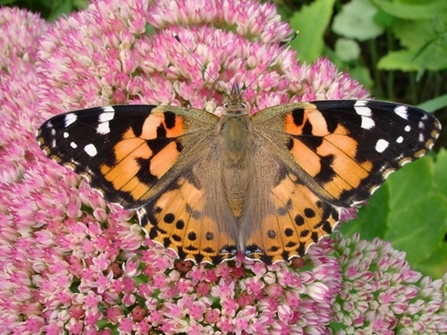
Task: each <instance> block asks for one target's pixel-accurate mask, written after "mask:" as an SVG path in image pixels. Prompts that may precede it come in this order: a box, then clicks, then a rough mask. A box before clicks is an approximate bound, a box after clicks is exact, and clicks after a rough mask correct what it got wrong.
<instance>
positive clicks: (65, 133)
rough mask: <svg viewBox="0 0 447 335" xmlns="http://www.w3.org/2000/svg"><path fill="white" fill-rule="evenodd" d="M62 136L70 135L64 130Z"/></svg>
mask: <svg viewBox="0 0 447 335" xmlns="http://www.w3.org/2000/svg"><path fill="white" fill-rule="evenodd" d="M62 136H63V137H64V138H68V136H70V135H69V134H68V133H67V132H66V131H64V133H63V134H62Z"/></svg>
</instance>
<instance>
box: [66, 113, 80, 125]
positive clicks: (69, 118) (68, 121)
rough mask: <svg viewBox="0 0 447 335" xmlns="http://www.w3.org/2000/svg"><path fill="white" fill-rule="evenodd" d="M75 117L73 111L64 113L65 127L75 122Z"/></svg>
mask: <svg viewBox="0 0 447 335" xmlns="http://www.w3.org/2000/svg"><path fill="white" fill-rule="evenodd" d="M77 119H78V117H77V115H76V114H75V113H68V114H67V115H65V119H64V125H65V128H67V127H68V126H70V125H71V124H73V123H74V122H76V120H77Z"/></svg>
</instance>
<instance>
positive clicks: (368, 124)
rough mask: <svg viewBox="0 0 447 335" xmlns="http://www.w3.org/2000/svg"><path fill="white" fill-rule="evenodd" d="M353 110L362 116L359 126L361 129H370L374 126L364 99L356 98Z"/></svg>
mask: <svg viewBox="0 0 447 335" xmlns="http://www.w3.org/2000/svg"><path fill="white" fill-rule="evenodd" d="M354 109H355V112H356V113H357V114H358V115H360V116H361V118H362V124H361V127H362V128H363V129H371V128H374V126H375V123H374V121H373V119H372V118H371V116H372V112H371V109H370V108H369V107H366V101H365V100H357V101H356V102H355V104H354Z"/></svg>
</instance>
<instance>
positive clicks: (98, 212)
mask: <svg viewBox="0 0 447 335" xmlns="http://www.w3.org/2000/svg"><path fill="white" fill-rule="evenodd" d="M0 18H1V20H0V29H1V30H2V34H1V35H3V36H12V37H14V36H21V35H20V34H22V32H20V33H18V32H17V29H18V28H17V27H26V29H28V33H27V34H25V36H26V38H27V39H28V40H23V39H21V38H10V39H8V43H9V44H8V48H7V50H8V51H7V52H6V51H5V53H3V54H1V59H0V62H2V63H1V64H5V65H4V66H3V67H4V68H7V71H6V72H3V73H2V74H1V77H0V83H2V85H3V86H2V88H5V90H0V92H2V93H0V94H2V95H1V96H0V98H1V99H2V103H1V104H0V122H1V125H2V134H0V141H2V142H1V145H0V154H1V155H2V158H4V162H7V163H5V164H2V165H1V166H0V192H2V200H1V201H0V249H1V250H0V251H1V252H0V329H3V330H5V333H33V334H38V333H45V334H60V333H72V334H97V333H100V334H112V333H114V332H118V333H120V334H148V333H151V334H182V333H188V334H304V333H305V334H326V333H331V328H330V327H329V325H330V324H331V322H339V323H342V324H343V325H346V328H345V329H346V332H347V333H348V332H349V331H351V330H353V329H355V328H352V327H351V325H352V324H358V322H359V321H358V320H357V319H356V321H355V322H354V321H352V320H350V319H349V318H348V317H346V314H349V315H351V318H352V315H355V314H354V313H351V314H350V312H345V309H344V308H350V310H354V307H349V306H347V307H346V306H345V305H346V304H350V303H351V304H354V301H358V298H357V297H355V299H357V300H354V298H353V297H352V295H351V296H350V295H349V294H345V291H346V289H345V286H343V285H344V284H345V283H344V282H343V281H342V274H341V268H340V265H339V264H340V263H339V262H338V261H337V258H336V257H334V255H333V252H332V246H331V243H330V241H329V240H327V239H324V240H322V241H321V242H320V243H319V244H318V245H315V246H313V247H312V248H311V249H310V251H309V253H308V255H306V257H305V258H303V259H296V260H294V262H293V263H292V266H288V265H286V264H275V265H272V266H265V265H264V264H263V263H259V262H253V261H246V260H243V259H239V258H238V259H236V260H235V261H231V262H228V263H223V264H220V265H218V266H209V265H193V264H191V263H190V262H179V261H177V260H176V257H175V255H174V254H173V252H171V251H169V250H166V249H165V248H163V247H160V246H158V245H156V244H154V243H152V242H151V241H150V240H148V239H145V237H144V233H143V232H142V229H141V228H140V226H139V224H138V222H137V220H136V218H135V217H134V215H133V212H131V211H127V210H124V209H122V208H120V207H119V206H117V205H114V204H108V203H106V202H105V201H104V200H103V199H102V198H101V197H100V195H99V194H97V193H96V192H93V190H92V189H91V188H90V186H89V185H88V184H87V183H86V182H85V181H83V180H81V178H80V177H79V176H77V175H75V174H74V173H72V172H71V171H69V170H67V169H65V168H63V167H61V166H58V165H57V164H55V163H52V162H50V161H49V160H48V159H47V158H46V156H45V155H44V154H43V153H42V152H41V151H40V149H39V148H38V147H37V144H36V143H35V140H34V135H33V132H34V130H35V129H36V128H37V127H38V126H39V125H40V124H41V122H43V121H44V120H46V119H47V118H49V117H51V116H53V115H56V114H59V113H61V112H64V111H68V110H72V109H79V108H85V107H88V106H97V105H109V104H120V103H126V104H127V103H129V104H134V103H149V104H172V105H184V106H193V107H196V108H203V109H206V110H208V111H210V112H216V113H218V112H219V106H221V104H222V102H223V100H224V98H225V93H224V92H222V91H221V90H220V88H219V87H218V85H216V82H215V80H217V82H218V83H219V85H221V86H222V87H224V88H225V89H226V90H227V91H229V89H230V87H231V84H232V83H233V82H234V81H236V82H238V83H240V84H241V85H242V86H243V85H247V84H248V83H250V82H252V81H253V79H255V78H256V77H257V76H258V75H259V73H261V71H262V70H263V69H264V68H265V67H266V66H267V64H268V63H269V62H270V60H271V59H272V58H273V57H274V56H275V55H277V54H278V52H279V50H280V44H279V43H280V42H282V41H284V40H286V39H287V37H288V36H289V35H290V33H291V30H290V28H289V27H288V25H287V24H285V23H283V22H281V20H280V18H279V16H278V14H277V13H276V10H275V8H274V7H273V6H272V5H270V4H259V3H258V2H256V1H254V0H253V1H242V2H241V1H230V0H226V1H192V0H191V1H187V0H184V1H168V0H159V1H153V2H149V1H144V0H131V1H126V2H120V1H117V0H97V1H93V2H92V4H91V5H90V6H89V7H88V8H87V9H86V10H84V11H81V12H78V13H73V14H71V15H70V16H68V17H66V18H61V19H60V20H58V21H56V22H55V23H53V24H45V23H43V22H42V21H41V20H39V19H37V18H36V17H35V16H33V15H31V14H29V13H26V12H21V11H18V10H10V9H5V8H3V9H1V10H0ZM253 18H255V19H253ZM174 33H176V34H178V36H179V37H180V38H181V40H182V42H183V43H184V44H185V45H186V47H187V48H188V49H189V50H191V52H192V53H193V54H194V55H195V57H196V58H197V60H198V61H199V62H200V63H201V64H203V66H204V67H205V68H206V69H207V72H206V73H205V72H204V71H203V70H202V69H201V68H200V67H199V66H198V65H197V63H196V62H195V61H194V60H193V59H192V58H191V56H190V55H189V54H188V53H186V52H185V50H184V49H183V48H182V46H181V45H179V44H178V42H176V41H175V39H174V38H173V34H174ZM8 34H9V35H8ZM1 35H0V36H1ZM5 50H6V49H5ZM295 59H296V54H295V53H294V52H293V51H286V52H284V53H283V54H281V56H280V57H279V59H278V60H277V61H276V62H275V63H274V64H273V66H272V67H271V68H269V70H268V71H265V72H263V73H262V74H261V75H260V76H259V78H258V79H257V80H256V81H254V83H253V85H252V86H250V88H248V90H247V91H246V92H245V94H244V97H245V99H246V100H247V102H248V103H249V104H250V106H251V110H252V112H253V113H255V112H256V111H257V110H259V109H263V108H265V107H267V106H273V105H277V104H281V103H286V102H291V101H302V100H315V99H340V98H365V97H367V93H366V91H365V90H364V89H363V88H362V87H361V86H360V85H359V84H358V83H357V82H355V81H354V80H352V79H351V78H350V77H349V76H348V75H346V74H343V73H340V72H338V70H337V69H336V68H335V66H334V65H333V64H331V63H330V62H329V61H328V60H326V59H320V60H318V61H317V62H315V63H314V64H311V65H306V64H304V65H299V64H298V63H297V62H296V60H295ZM15 69H18V70H17V71H16V70H15ZM18 71H21V72H20V73H21V75H17V73H18ZM11 74H15V75H11ZM8 90H9V91H8ZM4 92H7V94H6V93H4ZM11 97H12V98H11ZM8 100H9V101H10V102H8ZM17 120H18V121H17ZM351 214H352V213H351ZM346 216H349V213H347V214H346ZM337 248H338V249H337V250H338V252H339V253H340V254H342V259H343V261H344V262H345V261H348V260H349V259H355V257H354V256H353V255H351V254H350V253H349V252H348V251H349V250H351V249H350V248H351V247H350V246H349V245H343V244H342V240H340V241H339V242H338V245H337ZM354 262H355V261H354ZM342 264H343V266H344V268H343V269H344V270H343V276H344V278H345V280H346V281H347V282H348V283H349V282H350V280H351V279H349V278H351V277H347V276H348V274H349V273H350V272H349V271H348V269H347V268H346V267H345V265H344V263H342ZM398 265H402V263H399V264H398ZM396 269H398V267H396ZM357 271H359V270H357ZM384 271H385V270H384ZM396 271H398V270H396ZM385 272H386V271H385ZM410 277H411V276H410ZM440 283H442V285H444V291H445V280H444V281H441V282H439V283H438V282H437V284H436V285H432V284H430V283H428V282H427V284H426V286H427V287H430V288H431V290H432V291H430V292H432V293H424V294H426V296H427V297H432V295H433V294H438V296H439V294H440V292H441V291H442V285H441V284H440ZM430 285H431V286H430ZM391 286H392V285H391ZM357 289H358V291H359V293H358V294H359V295H360V294H363V293H362V287H358V288H357ZM351 291H352V290H348V292H351ZM426 291H427V292H429V289H427V290H426ZM424 292H425V291H424ZM365 294H366V293H365ZM391 294H394V293H393V292H390V293H389V295H391ZM427 294H428V295H427ZM373 297H374V298H375V296H374V295H373ZM393 299H394V298H386V301H392V300H393ZM440 299H441V301H442V302H443V303H444V301H445V297H442V298H440ZM427 300H428V299H427ZM427 300H423V299H422V300H421V301H422V302H423V303H420V302H419V303H418V304H417V306H419V308H420V310H419V311H425V309H424V308H429V307H426V305H427V306H428V304H429V302H427ZM334 301H336V302H337V303H336V304H335V305H334V304H333V303H334ZM368 301H370V300H368ZM418 301H419V300H418ZM424 303H425V304H424ZM336 306H341V307H336ZM393 306H394V305H393ZM368 308H370V307H369V306H368ZM444 308H445V306H444ZM371 309H373V308H372V307H371ZM429 309H431V310H433V307H430V308H429ZM376 310H378V311H376ZM413 310H415V309H414V308H413V309H411V311H413ZM382 312H384V313H385V311H382V310H381V309H380V308H379V309H377V308H376V309H375V314H374V313H369V314H368V317H367V318H366V314H364V316H365V319H364V321H362V322H363V323H362V326H367V325H369V324H370V323H374V322H376V321H377V323H378V324H377V325H376V326H375V327H376V328H377V327H379V328H377V329H384V328H385V327H390V324H391V325H396V324H401V323H389V322H388V321H389V319H388V318H385V321H380V320H382V319H381V316H382V314H381V313H382ZM417 313H418V312H415V313H413V314H411V313H407V314H405V315H408V316H409V318H410V321H411V322H413V323H412V324H416V323H415V321H414V320H415V319H414V318H412V316H413V315H422V314H421V313H422V312H420V314H417ZM432 314H433V315H434V316H433V318H435V315H436V316H437V317H439V318H440V319H439V318H438V319H436V320H438V321H439V320H441V321H442V320H444V319H443V318H445V315H443V314H442V313H441V312H438V311H436V312H433V313H432ZM444 314H445V313H444ZM430 315H431V314H430ZM421 318H422V316H421ZM433 320H434V319H433ZM402 322H403V321H402ZM405 322H407V323H408V322H409V321H405ZM402 324H403V323H402ZM349 327H351V328H349ZM380 327H382V328H380ZM358 328H361V326H359V327H358Z"/></svg>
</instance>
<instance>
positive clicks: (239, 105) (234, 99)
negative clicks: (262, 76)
mask: <svg viewBox="0 0 447 335" xmlns="http://www.w3.org/2000/svg"><path fill="white" fill-rule="evenodd" d="M242 93H243V92H242ZM242 93H241V90H240V88H239V85H238V84H237V83H234V84H233V86H232V87H231V93H230V95H229V96H228V100H227V102H225V104H224V107H225V110H224V113H223V114H224V115H228V116H238V115H247V114H248V110H247V105H246V104H245V102H244V101H243V100H242V97H241V96H242Z"/></svg>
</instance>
